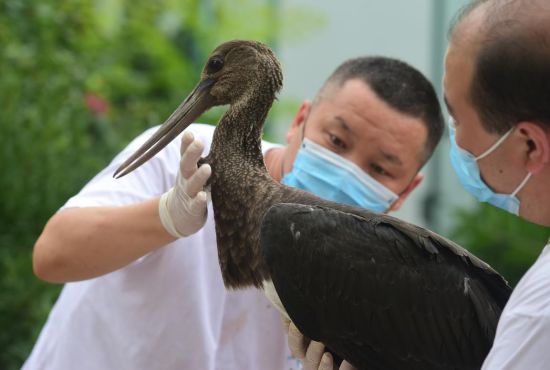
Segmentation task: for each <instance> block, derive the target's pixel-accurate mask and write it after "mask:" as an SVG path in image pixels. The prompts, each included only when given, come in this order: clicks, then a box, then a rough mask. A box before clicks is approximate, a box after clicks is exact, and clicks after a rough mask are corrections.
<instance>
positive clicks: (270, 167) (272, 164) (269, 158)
mask: <svg viewBox="0 0 550 370" xmlns="http://www.w3.org/2000/svg"><path fill="white" fill-rule="evenodd" d="M285 151H286V147H285V148H273V149H271V150H268V151H267V152H266V153H265V154H264V162H265V166H266V168H267V172H268V173H269V176H271V177H272V178H273V179H274V180H275V181H278V182H281V180H282V168H283V158H284V155H285Z"/></svg>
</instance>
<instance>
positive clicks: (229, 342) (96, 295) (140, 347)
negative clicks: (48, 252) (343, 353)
mask: <svg viewBox="0 0 550 370" xmlns="http://www.w3.org/2000/svg"><path fill="white" fill-rule="evenodd" d="M155 130H156V128H152V129H150V130H148V131H146V132H145V133H143V134H142V135H141V136H139V137H138V138H136V139H135V140H134V141H133V142H132V143H131V144H130V145H129V146H128V147H127V148H126V149H124V150H123V151H122V152H121V153H120V154H119V155H118V156H117V157H116V158H115V159H114V160H113V161H112V162H111V164H109V166H108V167H107V168H105V169H104V170H103V171H102V172H100V173H99V174H98V175H97V176H96V177H95V178H94V179H92V180H91V181H90V182H89V183H88V184H87V185H86V186H85V187H84V188H83V189H82V190H81V191H80V193H79V194H78V195H76V196H75V197H73V198H71V199H69V201H68V202H67V203H66V204H65V206H64V207H63V208H69V207H93V206H120V205H126V204H131V203H136V202H140V201H145V200H147V199H150V198H152V197H155V196H158V195H160V194H162V193H164V192H165V191H167V190H168V189H169V188H170V187H171V186H173V184H174V182H175V177H176V174H177V169H178V164H179V159H180V154H179V147H180V143H181V136H180V137H178V139H176V140H173V141H172V142H171V143H170V144H169V145H168V146H167V147H166V148H165V149H164V150H162V151H161V152H160V153H159V154H157V155H156V156H155V157H154V158H153V159H151V160H150V161H149V162H147V163H146V164H144V165H143V166H141V167H140V168H139V169H137V170H136V171H134V172H133V173H131V174H129V175H127V176H125V177H123V178H121V179H113V177H112V175H113V173H114V171H115V169H116V168H117V167H118V166H119V165H120V164H121V163H122V161H124V159H126V158H127V157H128V156H129V155H130V154H131V153H133V152H134V151H135V150H136V149H137V148H138V147H139V146H140V145H141V144H142V143H143V142H144V141H145V140H146V139H147V138H148V137H150V136H151V135H152V133H153V132H154V131H155ZM188 130H190V131H192V132H193V134H194V135H195V137H197V138H199V139H200V140H201V141H202V142H203V143H204V144H205V152H204V155H205V154H206V153H207V152H208V151H209V150H210V143H211V140H212V135H213V132H214V127H212V126H208V125H200V124H193V125H191V126H190V127H189V128H188ZM273 147H274V144H269V143H267V142H264V143H263V150H264V153H265V152H266V151H267V150H269V149H271V148H273ZM299 367H300V365H299V363H298V361H296V360H295V359H294V358H292V357H291V355H290V352H289V350H288V346H287V342H286V335H285V333H284V331H283V329H282V324H281V319H280V315H279V313H278V311H277V310H276V309H275V308H274V307H273V306H272V305H271V304H270V303H269V301H268V300H267V298H266V297H265V296H264V294H263V293H262V292H261V291H259V290H256V289H253V288H251V289H246V290H239V291H228V290H226V289H225V287H224V285H223V280H222V277H221V271H220V267H219V264H218V255H217V249H216V235H215V231H214V220H213V211H212V207H211V205H210V206H209V209H208V220H207V222H206V225H205V226H204V227H203V228H202V229H201V230H200V231H199V232H197V233H196V234H194V235H191V236H189V237H187V238H182V239H179V240H177V241H175V242H173V243H171V244H169V245H166V246H164V247H162V248H160V249H158V250H156V251H155V252H152V253H150V254H148V255H146V256H144V257H142V258H140V259H138V260H137V261H135V262H133V263H131V264H130V265H128V266H126V267H124V268H122V269H120V270H117V271H114V272H112V273H109V274H106V275H103V276H101V277H98V278H94V279H90V280H86V281H82V282H76V283H68V284H65V287H64V288H63V291H62V292H61V295H60V297H59V299H58V300H57V302H56V304H55V306H54V307H53V309H52V311H51V313H50V316H49V318H48V321H47V322H46V324H45V326H44V328H43V329H42V332H41V334H40V337H39V338H38V341H37V343H36V344H35V347H34V349H33V351H32V353H31V355H30V357H29V358H28V359H27V362H26V363H25V365H24V366H23V369H25V370H38V369H51V370H74V369H79V370H111V369H112V370H124V369H128V370H140V369H143V370H164V369H170V370H172V369H174V370H175V369H177V370H183V369H194V370H195V369H201V370H203V369H204V370H214V369H215V370H224V369H231V370H237V369H238V370H246V369H250V370H258V369H262V370H264V369H267V370H269V369H273V370H292V369H298V368H299Z"/></svg>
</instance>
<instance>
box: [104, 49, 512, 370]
mask: <svg viewBox="0 0 550 370" xmlns="http://www.w3.org/2000/svg"><path fill="white" fill-rule="evenodd" d="M281 86H282V73H281V67H280V65H279V62H278V61H277V59H276V57H275V55H274V54H273V52H272V51H271V50H270V49H269V48H268V47H267V46H265V45H263V44H261V43H259V42H254V41H240V40H236V41H230V42H226V43H224V44H222V45H220V46H218V47H217V48H216V49H215V50H214V52H213V53H212V54H211V55H210V57H209V58H208V62H207V63H206V66H205V67H204V70H203V72H202V74H201V79H200V82H199V83H198V85H197V86H196V87H195V89H194V90H193V91H192V92H191V94H190V95H189V96H188V97H187V98H186V99H185V100H184V101H183V103H182V104H181V105H180V106H179V107H178V108H177V109H176V111H175V112H174V113H173V114H172V115H171V116H170V117H169V118H168V119H167V121H166V122H165V123H164V124H163V125H162V126H161V127H160V128H159V129H158V131H157V132H156V133H155V134H154V135H153V136H152V137H151V138H150V139H149V140H148V141H147V142H146V143H145V144H144V145H143V146H142V147H141V148H140V149H139V150H138V151H137V152H136V153H135V154H133V155H132V156H131V157H130V158H129V159H128V160H127V161H126V162H125V163H123V164H122V165H121V166H120V168H119V169H118V170H117V171H116V173H115V176H123V175H125V174H127V173H128V172H130V171H133V170H134V169H135V168H137V167H138V166H140V165H141V164H142V163H144V162H145V161H147V160H148V159H149V158H151V157H152V156H154V155H155V153H157V152H158V151H159V150H161V149H162V148H163V147H164V146H165V145H166V144H167V143H168V142H169V141H171V140H173V139H174V138H175V137H176V136H177V135H178V134H179V133H181V132H182V131H183V130H184V129H185V128H186V127H187V126H188V125H189V124H191V123H192V122H193V121H194V120H195V119H197V118H198V117H199V116H200V115H201V114H202V113H203V112H204V111H206V110H207V109H209V108H211V107H213V106H217V105H227V104H228V105H229V109H228V110H227V111H226V112H225V114H224V115H223V117H222V118H221V120H220V121H219V123H218V125H217V127H216V130H215V133H214V138H213V142H212V146H211V150H210V153H209V154H208V155H207V156H206V157H205V158H203V159H202V161H203V162H206V163H209V164H210V165H211V166H212V176H211V178H210V188H211V194H212V203H213V209H214V219H215V222H216V237H217V247H218V255H219V263H220V267H221V271H222V275H223V280H224V282H225V285H226V286H227V287H228V288H234V289H238V288H244V287H247V286H256V287H258V288H263V287H264V286H265V287H266V289H265V290H266V294H267V292H268V291H271V292H272V291H273V289H272V288H271V289H270V288H269V287H270V286H271V287H272V286H274V288H275V289H274V290H275V291H276V293H277V294H278V297H277V296H275V297H273V294H268V296H270V299H272V301H273V302H274V303H275V304H276V305H278V306H279V308H280V309H282V311H283V312H284V311H285V310H286V313H285V314H287V315H288V317H290V319H291V320H293V321H294V323H295V324H296V326H297V327H298V329H300V330H301V331H302V333H304V335H306V336H307V337H309V338H311V339H314V340H317V341H321V342H323V343H325V344H326V345H327V347H328V348H330V350H331V351H332V352H333V353H335V354H337V355H339V356H340V357H342V358H345V359H346V360H348V361H349V362H350V363H351V364H353V365H354V366H356V367H357V368H360V369H369V370H377V369H383V370H390V369H422V370H429V369H478V368H480V367H481V364H482V362H483V359H484V357H485V356H486V354H487V353H488V351H489V349H490V347H491V344H492V341H493V338H494V334H495V328H496V325H497V321H498V319H499V316H500V313H501V311H502V309H503V307H504V305H505V303H506V301H507V300H508V297H509V295H510V287H509V286H508V285H507V283H506V281H505V280H504V279H503V278H502V277H501V276H500V275H499V274H498V273H497V272H496V271H495V270H493V269H492V268H491V267H490V266H489V265H487V264H486V263H484V262H483V261H481V260H480V259H478V258H477V257H475V256H474V255H472V254H470V253H469V252H467V251H466V250H464V249H463V248H461V247H460V246H458V245H456V244H455V243H453V242H451V241H449V240H447V239H445V238H443V237H441V236H439V235H437V234H435V233H432V232H430V231H428V230H425V229H423V228H420V227H417V226H414V225H411V224H408V223H406V222H403V221H401V220H398V219H396V218H393V217H390V216H387V215H383V214H377V213H373V212H369V211H368V210H365V209H360V208H355V207H350V206H344V205H340V204H336V203H332V202H328V201H325V200H322V199H320V198H318V197H316V196H314V195H312V194H309V193H306V192H304V191H301V190H298V189H294V188H290V187H287V186H285V185H282V184H280V183H278V182H276V181H274V180H273V179H272V178H271V177H270V176H269V175H268V173H267V170H266V167H265V164H264V161H263V156H262V152H261V148H260V143H261V134H262V128H263V125H264V121H265V118H266V115H267V113H268V111H269V109H270V107H271V105H272V103H273V101H274V99H275V97H276V94H277V93H278V91H279V90H280V89H281ZM279 299H280V301H279ZM281 303H282V307H281Z"/></svg>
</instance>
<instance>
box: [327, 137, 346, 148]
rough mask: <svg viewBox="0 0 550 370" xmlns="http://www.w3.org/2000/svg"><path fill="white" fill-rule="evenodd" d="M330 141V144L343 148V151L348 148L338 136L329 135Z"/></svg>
mask: <svg viewBox="0 0 550 370" xmlns="http://www.w3.org/2000/svg"><path fill="white" fill-rule="evenodd" d="M329 140H330V143H331V144H332V145H334V146H336V147H338V148H341V149H345V148H346V144H345V143H344V142H343V141H342V140H340V138H339V137H338V136H334V135H332V134H329Z"/></svg>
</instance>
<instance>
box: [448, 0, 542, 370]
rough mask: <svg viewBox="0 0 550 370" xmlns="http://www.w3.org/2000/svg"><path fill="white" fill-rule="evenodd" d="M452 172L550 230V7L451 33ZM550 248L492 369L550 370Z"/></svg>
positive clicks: (520, 299)
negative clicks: (549, 349)
mask: <svg viewBox="0 0 550 370" xmlns="http://www.w3.org/2000/svg"><path fill="white" fill-rule="evenodd" d="M451 31H452V32H451V39H450V44H449V48H448V50H447V55H446V58H445V79H444V89H445V100H446V103H447V106H448V109H449V112H450V113H451V115H452V117H453V119H452V122H451V125H450V129H449V132H450V140H451V152H450V154H451V162H452V166H453V168H454V169H455V171H456V173H457V175H458V177H459V179H460V181H461V183H462V184H463V186H464V187H465V189H466V190H467V191H469V192H470V193H472V194H473V195H474V196H475V197H476V198H477V199H479V200H480V201H483V202H488V203H490V204H492V205H494V206H496V207H499V208H502V209H504V210H506V211H508V212H510V213H513V214H515V215H519V216H520V217H522V218H524V219H526V220H528V221H531V222H534V223H537V224H540V225H545V226H550V3H549V2H548V1H547V0H510V1H501V0H499V1H496V0H488V1H474V2H472V3H471V4H470V5H469V6H468V7H467V8H466V9H465V10H464V11H463V13H462V14H461V15H460V17H459V18H458V22H457V23H456V25H455V26H454V27H453V29H452V30H451ZM548 348H550V246H549V245H547V246H546V247H545V248H544V249H543V250H542V252H541V254H540V256H539V258H538V260H537V261H536V262H535V263H534V265H533V266H531V268H530V269H529V271H527V273H526V274H525V275H524V276H523V277H522V279H521V280H520V282H519V283H518V284H517V286H516V288H515V289H514V291H513V293H512V295H511V297H510V300H509V301H508V303H507V305H506V307H505V309H504V311H503V312H502V316H501V317H500V321H499V324H498V327H497V332H496V337H495V341H494V344H493V348H492V349H491V351H490V353H489V355H488V356H487V358H486V360H485V362H484V364H483V369H486V370H489V369H499V370H503V369H505V370H507V369H530V370H531V369H547V368H548V366H549V364H550V352H549V351H548Z"/></svg>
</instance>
